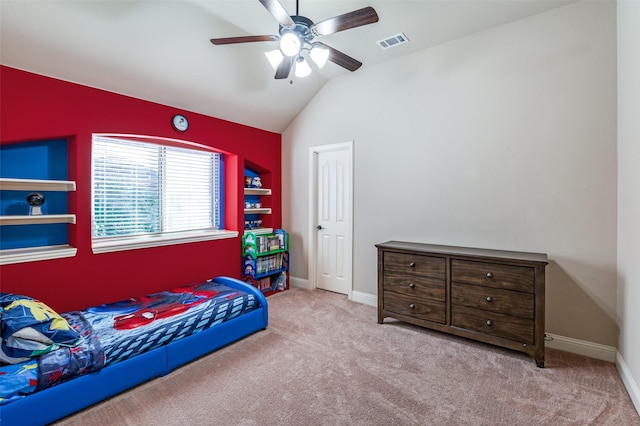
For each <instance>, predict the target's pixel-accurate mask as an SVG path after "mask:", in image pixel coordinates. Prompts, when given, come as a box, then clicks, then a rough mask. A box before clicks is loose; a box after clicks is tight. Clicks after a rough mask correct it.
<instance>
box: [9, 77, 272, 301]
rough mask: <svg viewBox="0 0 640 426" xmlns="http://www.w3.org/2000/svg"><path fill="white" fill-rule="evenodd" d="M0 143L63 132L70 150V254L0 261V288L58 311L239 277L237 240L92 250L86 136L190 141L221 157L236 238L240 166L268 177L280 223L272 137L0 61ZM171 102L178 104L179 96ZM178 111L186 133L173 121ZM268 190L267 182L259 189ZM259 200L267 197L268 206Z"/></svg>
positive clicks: (88, 139) (239, 217)
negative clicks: (186, 126)
mask: <svg viewBox="0 0 640 426" xmlns="http://www.w3.org/2000/svg"><path fill="white" fill-rule="evenodd" d="M0 79H1V81H0V103H1V107H0V144H6V143H16V142H25V141H32V140H46V139H53V138H60V137H64V138H67V140H68V146H69V180H75V181H76V187H77V190H76V191H75V192H71V193H69V212H71V213H75V214H76V224H75V225H69V244H70V245H72V246H74V247H77V249H78V253H77V255H76V256H75V257H72V258H66V259H57V260H47V261H40V262H27V263H19V264H13V265H4V266H2V267H0V289H1V290H2V291H3V292H14V293H19V294H24V295H27V296H31V297H34V298H37V299H40V300H41V301H43V302H44V303H46V304H48V305H49V306H51V307H52V308H53V309H55V310H58V311H61V312H62V311H68V310H73V309H82V308H85V307H88V306H92V305H96V304H100V303H106V302H112V301H117V300H121V299H124V298H128V297H132V296H137V295H141V294H146V293H150V292H154V291H159V290H165V289H168V288H171V287H174V286H177V285H183V284H189V283H192V282H196V281H201V280H205V279H208V278H211V277H214V276H218V275H227V276H232V277H236V278H239V277H240V270H241V241H240V237H238V238H232V239H225V240H216V241H208V242H199V243H191V244H181V245H172V246H165V247H157V248H148V249H139V250H130V251H124V252H115V253H105V254H93V253H92V251H91V135H92V133H124V134H137V135H151V136H158V137H168V138H175V139H182V140H189V141H192V142H197V143H200V144H203V145H208V146H211V147H214V148H216V149H218V150H221V151H223V152H225V153H226V154H227V156H226V159H227V160H226V175H225V179H226V202H227V207H226V212H225V213H226V220H227V223H226V227H227V229H232V230H238V231H239V235H241V234H242V228H243V224H244V218H243V213H242V202H243V195H242V194H243V176H244V165H245V163H247V164H251V165H253V166H257V167H258V168H260V169H261V170H259V171H260V172H264V173H266V183H267V184H268V185H269V187H270V188H272V190H273V195H272V196H271V197H270V202H271V203H270V205H269V207H271V208H272V211H273V214H272V215H271V216H270V218H269V219H268V221H270V226H272V227H276V228H277V227H280V226H281V220H282V213H281V192H280V188H281V162H280V153H281V144H280V135H279V134H277V133H272V132H267V131H264V130H260V129H256V128H252V127H248V126H244V125H240V124H236V123H231V122H228V121H224V120H220V119H217V118H213V117H208V116H205V115H201V114H196V113H192V112H189V111H184V110H179V109H177V108H173V107H169V106H165V105H160V104H156V103H152V102H148V101H143V100H140V99H135V98H131V97H128V96H123V95H118V94H115V93H111V92H107V91H103V90H98V89H94V88H90V87H87V86H82V85H79V84H74V83H69V82H65V81H61V80H56V79H52V78H49V77H44V76H40V75H36V74H32V73H28V72H24V71H20V70H16V69H14V68H9V67H5V66H0ZM177 101H178V102H179V101H180V100H179V99H177ZM178 113H181V114H184V115H185V116H186V117H187V118H188V120H189V129H188V130H187V131H186V132H184V133H179V132H177V131H175V130H174V129H173V127H172V126H171V118H172V117H173V116H174V115H175V114H178ZM265 186H266V185H265ZM266 204H267V203H265V205H266Z"/></svg>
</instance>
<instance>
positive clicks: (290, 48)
mask: <svg viewBox="0 0 640 426" xmlns="http://www.w3.org/2000/svg"><path fill="white" fill-rule="evenodd" d="M259 1H260V3H262V5H263V6H264V7H265V8H266V9H267V11H269V13H270V14H271V15H272V16H273V17H274V18H275V19H276V21H278V24H279V35H256V36H240V37H224V38H212V39H211V43H213V44H214V45H224V44H236V43H253V42H261V41H279V42H280V49H279V50H274V51H271V52H267V53H266V55H267V58H268V59H269V61H270V62H271V65H272V66H273V67H274V68H275V69H276V75H275V78H276V79H286V78H288V77H289V74H290V73H291V69H292V68H293V65H294V63H295V66H296V71H295V73H296V76H298V77H305V76H307V75H309V74H310V73H311V68H310V67H309V65H308V64H307V63H306V60H305V58H304V56H303V53H305V54H308V56H310V57H311V59H312V60H313V61H314V62H315V63H316V65H318V67H322V66H324V64H325V63H326V61H327V60H329V61H331V62H333V63H335V64H337V65H340V66H341V67H343V68H345V69H347V70H349V71H355V70H357V69H358V68H360V66H361V65H362V62H360V61H358V60H356V59H354V58H352V57H350V56H349V55H347V54H345V53H343V52H341V51H339V50H337V49H334V48H333V47H331V46H328V45H326V44H324V43H322V42H319V41H315V39H316V38H319V37H322V36H326V35H329V34H333V33H337V32H339V31H344V30H348V29H351V28H356V27H360V26H363V25H368V24H373V23H374V22H378V14H377V13H376V11H375V10H374V9H373V8H372V7H365V8H362V9H358V10H354V11H353V12H349V13H345V14H342V15H338V16H335V17H333V18H329V19H326V20H324V21H321V22H318V23H317V24H314V23H313V21H312V20H311V19H309V18H307V17H305V16H300V15H299V13H298V1H297V0H296V14H295V15H291V16H290V15H289V13H288V12H287V10H286V9H285V8H284V7H283V6H282V4H280V2H279V1H278V0H259Z"/></svg>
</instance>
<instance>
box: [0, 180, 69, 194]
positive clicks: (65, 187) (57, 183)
mask: <svg viewBox="0 0 640 426" xmlns="http://www.w3.org/2000/svg"><path fill="white" fill-rule="evenodd" d="M0 190H3V191H9V190H14V191H65V192H68V191H75V190H76V183H75V182H74V181H70V180H44V179H14V178H0Z"/></svg>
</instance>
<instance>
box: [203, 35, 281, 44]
mask: <svg viewBox="0 0 640 426" xmlns="http://www.w3.org/2000/svg"><path fill="white" fill-rule="evenodd" d="M278 40H280V36H276V35H259V36H240V37H223V38H212V39H211V43H213V44H215V45H216V46H217V45H222V44H236V43H253V42H255V41H278Z"/></svg>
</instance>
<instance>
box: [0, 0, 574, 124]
mask: <svg viewBox="0 0 640 426" xmlns="http://www.w3.org/2000/svg"><path fill="white" fill-rule="evenodd" d="M571 1H574V0H561V1H554V0H497V1H485V0H470V1H462V0H441V1H437V0H422V1H421V0H413V1H399V0H375V1H367V0H365V1H360V0H342V1H337V0H300V1H299V13H300V15H303V16H306V17H308V18H310V19H311V20H313V21H314V22H320V21H322V20H325V19H328V18H331V17H333V16H336V15H340V14H343V13H346V12H350V11H353V10H356V9H360V8H362V7H365V6H372V7H373V8H375V10H376V12H377V13H378V16H379V18H380V20H379V22H377V23H375V24H370V25H367V26H363V27H359V28H354V29H350V30H346V31H343V32H340V33H336V34H331V35H328V36H325V37H322V38H321V39H320V40H321V41H322V42H324V43H325V44H328V45H330V46H332V47H334V48H336V49H338V50H340V51H342V52H344V53H346V54H348V55H349V56H352V57H354V58H355V59H358V60H359V61H361V62H363V64H364V65H363V66H362V68H360V70H358V71H355V72H356V73H358V72H362V69H364V68H366V67H371V66H375V65H376V64H378V63H381V62H384V61H388V60H391V59H394V58H397V57H399V56H403V55H407V54H410V53H413V52H416V51H419V50H423V49H426V48H429V47H431V46H434V45H437V44H441V43H444V42H447V41H449V40H453V39H456V38H459V37H463V36H465V35H468V34H471V33H474V32H477V31H482V30H484V29H487V28H491V27H494V26H497V25H501V24H504V23H507V22H510V21H513V20H516V19H520V18H523V17H526V16H529V15H532V14H536V13H540V12H542V11H545V10H548V9H551V8H554V7H558V6H562V5H564V4H567V3H570V2H571ZM281 3H282V5H283V6H284V7H285V9H286V10H287V11H288V12H289V13H290V14H291V15H294V14H295V12H296V2H295V1H294V0H281ZM400 32H403V33H404V34H406V36H407V37H408V39H409V40H410V42H409V43H407V44H404V45H400V46H398V47H394V48H391V49H387V50H382V49H381V48H380V47H378V45H377V43H376V42H377V41H378V40H381V39H385V38H388V37H390V36H393V35H395V34H397V33H400ZM269 34H278V24H277V22H276V20H275V18H273V16H271V15H270V14H269V12H268V11H267V10H266V9H265V8H264V7H263V6H262V5H261V4H260V3H259V1H258V0H163V1H158V0H71V1H64V0H45V1H26V0H22V1H20V0H0V36H1V37H0V40H1V42H0V43H1V44H0V62H1V63H2V64H3V65H7V66H10V67H14V68H19V69H23V70H27V71H31V72H35V73H38V74H43V75H47V76H51V77H56V78H59V79H62V80H67V81H72V82H76V83H80V84H84V85H87V86H92V87H97V88H100V89H104V90H108V91H112V92H116V93H122V94H126V95H129V96H133V97H136V98H140V99H145V100H149V101H153V102H157V103H161V104H165V105H170V106H174V107H176V108H181V109H184V110H187V111H193V112H197V113H201V114H205V115H209V116H214V117H218V118H222V119H225V120H229V121H233V122H237V123H242V124H246V125H249V126H253V127H257V128H261V129H265V130H270V131H273V132H278V133H280V132H282V131H284V130H285V129H286V128H287V126H288V125H289V124H290V123H291V122H292V121H293V119H294V118H295V117H296V115H297V114H298V113H299V112H300V110H302V109H303V108H304V106H305V105H306V104H307V103H308V102H309V101H310V100H311V99H312V98H313V97H314V96H315V94H316V93H317V92H318V91H319V90H320V89H321V88H322V86H323V85H324V84H325V83H326V82H327V81H328V80H330V79H332V78H335V77H339V76H341V75H344V74H347V73H349V71H347V70H345V69H343V68H341V67H339V66H338V65H336V64H333V63H331V62H329V63H328V64H327V65H326V66H325V67H324V68H323V69H322V70H314V72H313V73H312V75H311V76H309V77H307V78H304V79H299V78H296V77H294V76H293V72H292V73H291V74H292V77H291V78H289V79H285V80H275V79H274V78H273V77H274V71H273V69H272V68H271V66H270V65H269V63H268V62H267V60H266V58H265V56H264V54H263V52H265V51H267V50H272V49H274V48H275V47H276V46H277V43H275V42H260V43H244V44H235V45H225V46H214V45H212V44H211V43H210V42H209V39H211V38H218V37H233V36H243V35H269Z"/></svg>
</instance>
